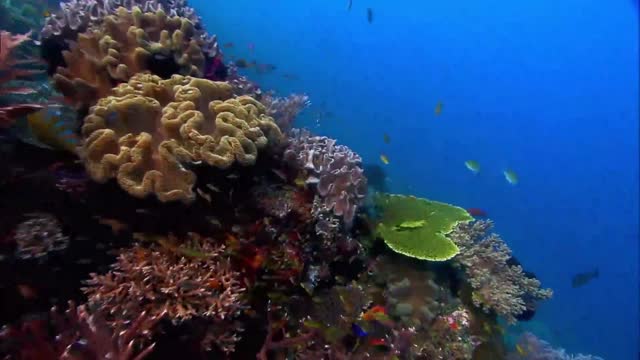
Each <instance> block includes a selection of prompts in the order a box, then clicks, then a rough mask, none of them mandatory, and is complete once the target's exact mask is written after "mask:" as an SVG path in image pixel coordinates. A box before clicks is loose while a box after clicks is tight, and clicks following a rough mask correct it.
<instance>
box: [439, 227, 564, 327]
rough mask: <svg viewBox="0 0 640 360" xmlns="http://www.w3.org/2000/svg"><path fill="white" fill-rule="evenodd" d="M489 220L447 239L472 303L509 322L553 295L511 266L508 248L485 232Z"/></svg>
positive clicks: (451, 234)
mask: <svg viewBox="0 0 640 360" xmlns="http://www.w3.org/2000/svg"><path fill="white" fill-rule="evenodd" d="M492 226H493V224H492V223H491V222H490V221H476V222H474V223H463V224H460V225H458V226H457V227H456V229H454V230H453V231H452V232H451V233H450V234H449V235H448V236H449V237H450V238H451V240H453V241H454V242H455V243H456V245H458V247H459V248H460V254H458V255H457V256H456V257H455V258H454V260H455V261H457V262H458V263H459V264H461V265H462V266H463V268H464V270H465V272H466V274H467V277H468V279H469V282H470V284H471V287H472V288H473V289H474V291H473V295H472V298H473V303H474V304H475V305H476V306H478V307H481V308H482V309H484V310H485V311H487V312H488V311H491V310H493V311H495V312H496V313H497V314H498V315H500V316H503V317H504V318H505V319H506V320H507V321H508V322H510V323H515V322H516V317H517V316H518V315H520V314H522V313H523V312H524V311H526V310H528V309H529V308H530V307H531V306H533V305H534V302H535V301H539V300H545V299H548V298H550V297H551V296H552V294H553V293H552V291H551V290H550V289H541V288H540V281H539V280H538V279H536V278H533V277H528V276H527V275H526V274H525V273H524V271H523V269H522V267H521V266H520V265H511V264H510V260H511V258H512V256H511V249H509V247H508V246H507V244H505V242H504V241H503V240H502V239H501V238H500V237H499V236H498V235H497V234H490V235H488V236H487V233H488V232H489V231H490V230H491V227H492Z"/></svg>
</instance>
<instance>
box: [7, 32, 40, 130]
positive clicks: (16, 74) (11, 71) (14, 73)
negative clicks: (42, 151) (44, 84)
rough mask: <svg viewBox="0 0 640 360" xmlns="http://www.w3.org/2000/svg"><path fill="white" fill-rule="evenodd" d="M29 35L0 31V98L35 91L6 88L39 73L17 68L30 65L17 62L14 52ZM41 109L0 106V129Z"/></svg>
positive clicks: (27, 61)
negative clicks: (16, 81)
mask: <svg viewBox="0 0 640 360" xmlns="http://www.w3.org/2000/svg"><path fill="white" fill-rule="evenodd" d="M30 35H31V33H30V32H29V33H26V34H23V35H13V34H11V33H9V32H7V31H0V96H3V95H26V94H31V93H34V92H35V90H33V89H32V88H28V87H8V86H6V84H7V83H8V82H10V81H13V80H16V79H18V78H24V77H28V76H31V75H34V74H37V73H39V72H40V71H37V70H31V69H21V68H19V67H18V66H19V65H23V64H29V63H32V62H33V61H32V60H17V59H15V57H14V51H15V50H16V48H17V47H18V46H20V44H22V43H24V42H25V41H28V40H30V37H29V36H30ZM40 109H42V106H41V105H38V104H12V105H9V106H0V127H8V126H10V125H12V124H13V121H14V119H16V118H18V117H20V116H23V115H26V114H28V113H31V112H33V111H37V110H40Z"/></svg>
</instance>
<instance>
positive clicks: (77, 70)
mask: <svg viewBox="0 0 640 360" xmlns="http://www.w3.org/2000/svg"><path fill="white" fill-rule="evenodd" d="M195 31H196V30H195V28H194V26H193V24H192V23H191V22H190V21H189V20H187V19H186V18H182V17H179V16H173V17H172V16H168V15H167V14H166V13H165V12H164V11H162V10H157V11H155V12H143V11H142V10H141V9H140V8H138V7H134V8H133V9H132V10H130V11H129V10H127V9H125V8H124V7H120V8H118V9H117V11H116V12H115V13H114V14H113V15H109V16H106V17H105V18H104V19H103V20H102V23H101V25H100V26H96V27H91V28H89V29H87V31H86V32H84V33H82V34H80V35H78V39H77V42H74V44H73V45H72V46H71V48H70V49H69V51H63V53H62V55H63V57H64V60H65V66H60V67H58V68H57V71H56V74H55V75H54V77H53V81H54V84H55V86H56V88H57V89H58V90H60V92H61V93H62V94H63V95H64V96H65V97H67V98H69V99H71V100H72V101H73V102H74V103H75V104H77V105H78V106H80V107H89V106H91V105H93V104H94V103H95V102H96V101H97V100H98V99H100V98H103V97H106V96H107V95H109V94H111V89H112V87H113V86H114V85H116V84H118V83H121V82H127V81H128V80H129V79H130V78H131V77H132V76H133V75H135V74H137V73H141V72H145V71H150V72H152V73H155V74H157V75H161V76H163V77H170V76H171V75H172V74H181V75H191V76H197V77H200V76H202V74H203V71H204V65H205V54H204V52H203V50H202V48H203V46H204V44H203V42H202V41H200V40H199V39H197V38H196V37H195Z"/></svg>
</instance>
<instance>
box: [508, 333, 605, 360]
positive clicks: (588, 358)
mask: <svg viewBox="0 0 640 360" xmlns="http://www.w3.org/2000/svg"><path fill="white" fill-rule="evenodd" d="M517 347H518V348H519V349H520V350H516V351H513V352H512V353H509V354H508V355H507V358H506V360H604V359H602V358H601V357H599V356H594V355H583V354H577V355H571V354H568V353H567V352H566V351H565V350H564V349H555V348H553V347H552V346H551V344H549V343H548V342H546V341H544V340H541V339H538V337H536V336H535V335H534V334H532V333H529V332H527V333H524V334H522V336H521V337H520V339H519V340H518V344H517Z"/></svg>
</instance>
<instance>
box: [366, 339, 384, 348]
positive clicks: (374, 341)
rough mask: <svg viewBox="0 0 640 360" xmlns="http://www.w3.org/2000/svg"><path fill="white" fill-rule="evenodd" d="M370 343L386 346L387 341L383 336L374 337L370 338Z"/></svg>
mask: <svg viewBox="0 0 640 360" xmlns="http://www.w3.org/2000/svg"><path fill="white" fill-rule="evenodd" d="M369 344H371V345H373V346H386V345H387V343H386V342H385V341H384V339H382V338H373V339H371V340H369Z"/></svg>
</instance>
